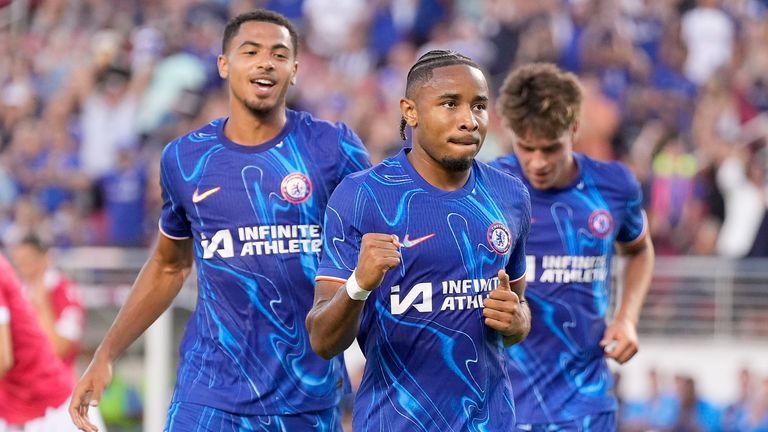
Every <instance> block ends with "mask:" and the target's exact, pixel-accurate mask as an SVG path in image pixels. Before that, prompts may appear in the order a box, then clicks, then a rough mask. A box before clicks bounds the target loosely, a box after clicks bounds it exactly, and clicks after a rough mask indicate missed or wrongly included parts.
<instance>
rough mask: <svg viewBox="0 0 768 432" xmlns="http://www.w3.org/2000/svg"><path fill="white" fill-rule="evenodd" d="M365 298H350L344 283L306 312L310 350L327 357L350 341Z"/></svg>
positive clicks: (343, 347) (331, 356)
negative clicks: (361, 299)
mask: <svg viewBox="0 0 768 432" xmlns="http://www.w3.org/2000/svg"><path fill="white" fill-rule="evenodd" d="M364 306H365V301H360V300H352V299H351V298H350V297H349V296H348V295H347V291H346V288H345V286H344V285H341V286H339V288H338V290H337V291H336V293H335V294H334V295H333V297H331V298H330V299H328V300H324V301H319V302H317V303H316V304H315V306H314V307H313V308H312V310H311V311H310V312H309V314H308V315H307V323H306V324H307V330H308V331H309V340H310V343H311V344H312V350H313V351H315V352H316V353H317V354H318V355H319V356H320V357H323V358H324V359H326V360H329V359H331V358H333V357H335V356H337V355H339V354H341V353H342V352H343V351H344V350H345V349H347V348H349V346H350V345H352V342H353V341H354V340H355V336H356V335H357V331H358V328H359V327H360V315H361V314H362V312H363V307H364Z"/></svg>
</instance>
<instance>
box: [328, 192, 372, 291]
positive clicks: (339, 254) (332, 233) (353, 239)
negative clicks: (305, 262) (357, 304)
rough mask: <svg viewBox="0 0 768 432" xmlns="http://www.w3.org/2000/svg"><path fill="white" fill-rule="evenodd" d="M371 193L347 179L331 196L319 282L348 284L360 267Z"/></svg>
mask: <svg viewBox="0 0 768 432" xmlns="http://www.w3.org/2000/svg"><path fill="white" fill-rule="evenodd" d="M367 203H368V195H367V193H366V192H365V191H364V190H363V189H361V188H359V187H358V182H356V181H352V179H350V178H347V179H346V180H343V181H342V182H341V183H340V184H339V186H338V187H337V188H336V190H335V191H334V192H333V194H332V195H331V198H330V200H329V201H328V206H327V208H326V210H325V219H324V222H323V251H322V257H321V259H320V266H319V268H318V271H317V277H316V278H315V279H316V280H337V281H339V282H344V281H346V280H347V279H348V278H349V276H350V275H351V274H352V271H354V269H355V267H356V266H357V257H358V255H359V253H360V242H361V241H362V237H363V233H364V231H363V229H362V227H361V225H362V224H363V223H364V214H365V209H366V206H367Z"/></svg>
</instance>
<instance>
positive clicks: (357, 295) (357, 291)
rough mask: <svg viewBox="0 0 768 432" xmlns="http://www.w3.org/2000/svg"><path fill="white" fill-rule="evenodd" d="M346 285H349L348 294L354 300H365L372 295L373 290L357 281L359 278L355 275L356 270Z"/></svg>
mask: <svg viewBox="0 0 768 432" xmlns="http://www.w3.org/2000/svg"><path fill="white" fill-rule="evenodd" d="M356 270H357V269H355V271H356ZM345 285H346V287H347V295H348V296H349V298H351V299H352V300H359V301H365V300H367V299H368V296H369V295H371V291H368V290H364V289H362V288H360V285H359V284H358V283H357V278H356V277H355V272H354V271H353V272H352V275H350V276H349V279H347V283H346V284H345Z"/></svg>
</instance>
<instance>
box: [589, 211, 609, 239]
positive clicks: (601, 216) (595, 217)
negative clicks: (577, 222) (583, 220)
mask: <svg viewBox="0 0 768 432" xmlns="http://www.w3.org/2000/svg"><path fill="white" fill-rule="evenodd" d="M589 230H590V231H592V234H594V235H596V236H597V237H599V238H606V237H608V235H609V234H611V232H613V216H611V214H610V213H609V212H608V211H607V210H604V209H598V210H595V211H593V212H592V214H591V215H589Z"/></svg>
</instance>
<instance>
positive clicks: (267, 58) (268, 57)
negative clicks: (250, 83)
mask: <svg viewBox="0 0 768 432" xmlns="http://www.w3.org/2000/svg"><path fill="white" fill-rule="evenodd" d="M265 51H266V50H265ZM256 67H258V68H259V69H264V70H268V71H271V70H272V69H274V68H275V63H274V62H273V58H272V54H271V53H269V52H264V53H262V55H260V56H259V58H258V59H257V61H256Z"/></svg>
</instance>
